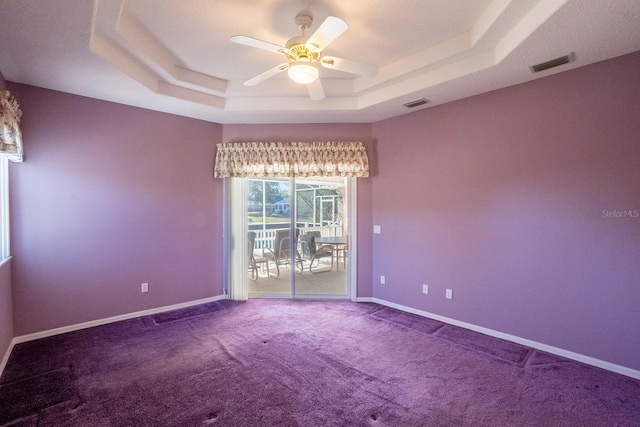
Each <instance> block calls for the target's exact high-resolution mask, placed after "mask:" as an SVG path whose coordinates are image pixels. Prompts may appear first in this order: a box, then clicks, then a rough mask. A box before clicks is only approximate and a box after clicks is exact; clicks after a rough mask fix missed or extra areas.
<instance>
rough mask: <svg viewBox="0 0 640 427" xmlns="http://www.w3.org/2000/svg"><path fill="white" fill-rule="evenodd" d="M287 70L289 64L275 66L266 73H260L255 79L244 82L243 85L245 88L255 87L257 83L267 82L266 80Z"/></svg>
mask: <svg viewBox="0 0 640 427" xmlns="http://www.w3.org/2000/svg"><path fill="white" fill-rule="evenodd" d="M287 68H289V64H287V63H284V64H280V65H276V66H275V67H273V68H270V69H268V70H267V71H265V72H262V73H260V74H258V75H257V76H255V77H252V78H250V79H249V80H247V81H246V82H244V85H245V86H255V85H257V84H258V83H262V82H263V81H265V80H267V79H268V78H270V77H273V76H275V75H276V74H278V73H280V72H282V71H284V70H286V69H287Z"/></svg>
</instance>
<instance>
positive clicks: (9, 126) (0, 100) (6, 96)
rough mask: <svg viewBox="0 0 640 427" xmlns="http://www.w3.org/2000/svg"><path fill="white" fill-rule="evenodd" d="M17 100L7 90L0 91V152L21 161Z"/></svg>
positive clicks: (20, 136)
mask: <svg viewBox="0 0 640 427" xmlns="http://www.w3.org/2000/svg"><path fill="white" fill-rule="evenodd" d="M21 116H22V111H20V106H18V101H16V99H15V98H14V96H13V95H11V93H10V92H9V91H8V90H5V91H2V92H0V154H1V155H3V156H5V157H8V158H9V160H12V161H14V162H21V161H22V134H21V133H20V117H21Z"/></svg>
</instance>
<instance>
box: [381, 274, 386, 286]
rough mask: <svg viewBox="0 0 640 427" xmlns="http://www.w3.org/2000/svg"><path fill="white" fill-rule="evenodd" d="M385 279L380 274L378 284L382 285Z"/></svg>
mask: <svg viewBox="0 0 640 427" xmlns="http://www.w3.org/2000/svg"><path fill="white" fill-rule="evenodd" d="M385 281H386V279H385V278H384V276H380V284H381V285H384V283H385Z"/></svg>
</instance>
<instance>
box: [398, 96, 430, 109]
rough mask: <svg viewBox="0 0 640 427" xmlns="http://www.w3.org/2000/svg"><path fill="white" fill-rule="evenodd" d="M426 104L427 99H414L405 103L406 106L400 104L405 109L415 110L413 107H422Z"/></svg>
mask: <svg viewBox="0 0 640 427" xmlns="http://www.w3.org/2000/svg"><path fill="white" fill-rule="evenodd" d="M428 102H429V100H428V99H427V98H420V99H416V100H415V101H411V102H407V103H406V104H402V105H403V106H404V107H407V108H415V107H419V106H421V105H424V104H426V103H428Z"/></svg>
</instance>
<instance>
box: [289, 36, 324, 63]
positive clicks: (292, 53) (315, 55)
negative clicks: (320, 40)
mask: <svg viewBox="0 0 640 427" xmlns="http://www.w3.org/2000/svg"><path fill="white" fill-rule="evenodd" d="M307 40H309V37H307V36H298V37H293V38H291V39H289V41H288V42H287V44H286V47H287V49H288V51H285V52H284V54H285V55H287V58H289V59H290V60H291V61H293V62H296V61H299V60H301V59H302V60H308V61H309V62H317V61H319V60H320V46H317V45H315V44H313V45H312V46H313V49H309V47H308V46H307V45H306V43H307Z"/></svg>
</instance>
